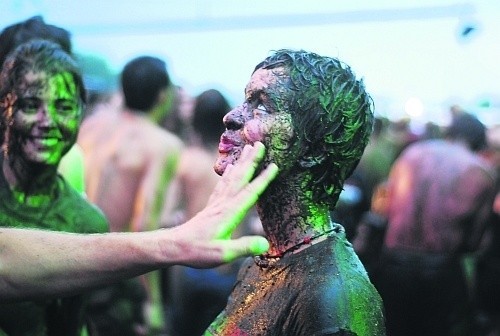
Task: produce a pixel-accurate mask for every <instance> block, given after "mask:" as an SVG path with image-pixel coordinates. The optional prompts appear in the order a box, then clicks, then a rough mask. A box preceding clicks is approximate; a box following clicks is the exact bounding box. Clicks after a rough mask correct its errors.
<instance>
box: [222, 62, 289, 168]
mask: <svg viewBox="0 0 500 336" xmlns="http://www.w3.org/2000/svg"><path fill="white" fill-rule="evenodd" d="M281 76H285V75H284V73H283V69H282V68H275V69H259V70H257V71H255V72H254V74H253V75H252V77H251V78H250V81H249V83H248V84H247V86H246V89H245V97H246V99H245V102H244V103H243V104H241V105H239V106H238V107H236V108H235V109H233V110H232V111H230V112H229V113H228V114H226V115H225V117H224V120H223V121H224V125H225V126H226V131H225V132H224V133H223V134H222V136H221V139H220V142H219V156H218V158H217V161H216V162H215V165H214V169H215V171H216V172H217V174H219V175H221V174H222V173H224V171H225V169H226V167H227V165H229V164H234V163H235V162H236V161H237V160H238V158H239V157H240V154H241V151H242V150H243V147H244V146H245V145H246V144H253V143H254V142H256V141H260V142H262V143H263V144H264V145H265V146H266V149H267V151H266V158H265V159H264V165H266V164H268V163H270V162H274V163H276V164H277V165H278V166H279V167H280V170H281V171H283V169H285V168H286V167H287V166H290V165H291V162H292V161H293V160H292V155H290V154H291V153H290V149H291V148H290V147H291V139H292V138H293V135H294V132H293V127H292V117H291V115H290V113H289V112H288V111H284V109H283V108H279V107H278V106H277V100H278V98H277V97H278V96H279V95H280V94H281V95H283V93H282V92H281V93H280V89H279V88H280V87H281V85H280V84H279V83H278V78H279V77H281ZM281 91H283V90H281Z"/></svg>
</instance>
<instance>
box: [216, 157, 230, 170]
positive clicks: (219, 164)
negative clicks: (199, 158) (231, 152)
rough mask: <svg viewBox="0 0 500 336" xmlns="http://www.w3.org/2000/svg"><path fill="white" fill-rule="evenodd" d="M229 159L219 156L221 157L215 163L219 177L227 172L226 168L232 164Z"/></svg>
mask: <svg viewBox="0 0 500 336" xmlns="http://www.w3.org/2000/svg"><path fill="white" fill-rule="evenodd" d="M228 159H229V157H228V156H221V155H219V157H218V158H217V160H216V161H215V164H214V170H215V172H216V173H217V174H218V175H222V174H224V172H225V171H226V167H227V166H228V165H229V164H230V163H231V162H229V160H228Z"/></svg>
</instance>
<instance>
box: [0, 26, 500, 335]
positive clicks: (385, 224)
mask: <svg viewBox="0 0 500 336" xmlns="http://www.w3.org/2000/svg"><path fill="white" fill-rule="evenodd" d="M0 56H1V58H0V62H1V64H2V71H1V75H0V99H1V101H0V103H1V105H0V112H1V116H0V135H1V139H2V153H1V156H0V162H1V165H2V171H0V193H1V194H2V202H1V204H0V334H2V332H3V333H5V334H7V335H11V334H12V335H85V334H88V335H170V336H177V335H179V336H182V335H186V336H195V335H201V334H203V333H205V334H206V335H358V336H362V335H363V336H364V335H366V336H378V335H386V334H387V335H389V336H400V335H401V336H403V335H404V336H411V335H428V336H433V335H436V336H437V335H440V336H443V335H444V336H446V335H449V336H494V335H500V290H499V288H500V239H499V238H500V228H499V227H498V224H499V223H500V220H499V219H500V218H499V217H500V126H485V125H484V124H482V123H481V121H480V120H478V119H477V118H476V117H475V116H474V115H473V114H471V113H468V112H467V111H464V110H463V109H461V108H459V107H458V106H454V107H452V108H451V109H450V117H451V118H450V119H451V122H450V124H449V125H447V126H445V127H438V126H436V125H432V124H429V127H428V128H427V129H426V132H423V133H422V134H415V133H413V132H412V131H411V128H410V127H409V126H410V125H409V123H408V122H407V121H405V120H400V121H391V120H386V119H383V118H375V113H374V104H373V102H372V99H371V97H370V95H369V94H368V93H367V92H366V91H365V87H364V84H363V82H362V80H359V79H357V77H356V76H355V74H354V72H353V71H352V70H351V68H350V67H349V66H348V65H347V64H345V63H343V62H342V61H340V60H338V59H337V58H333V57H327V56H320V55H318V54H315V53H313V52H309V51H303V50H286V49H283V50H277V51H275V52H273V53H272V54H271V55H270V56H268V57H267V58H265V59H264V60H262V62H260V63H258V64H257V65H256V67H255V69H249V70H252V71H251V72H250V73H249V74H250V80H249V82H248V84H247V85H246V87H245V100H244V102H242V103H241V104H239V105H237V106H234V107H233V106H231V103H230V102H229V101H228V99H227V98H226V97H225V96H224V94H223V93H222V92H220V91H218V90H216V89H209V90H206V91H204V92H202V93H200V94H199V95H197V96H194V97H191V96H189V94H188V93H186V92H185V91H184V90H183V89H182V88H181V87H178V86H176V85H175V83H173V82H172V81H171V79H170V76H169V73H168V71H167V66H166V63H165V62H164V61H163V60H161V59H159V58H157V57H153V56H150V55H143V56H140V57H137V58H134V59H131V60H130V61H129V62H128V63H127V64H126V65H125V66H124V68H123V69H122V71H121V73H120V85H119V87H120V90H118V92H116V93H115V94H114V95H113V97H112V98H111V99H109V97H108V96H106V98H103V99H102V100H99V102H98V103H97V104H92V105H89V106H87V105H86V104H85V103H86V100H87V97H88V95H87V93H86V91H85V83H84V77H83V74H82V72H81V69H80V67H79V64H78V62H77V61H76V59H75V57H74V56H73V54H72V47H71V39H70V34H69V32H68V31H66V30H65V29H63V28H60V27H56V26H53V25H50V24H47V23H45V22H44V20H43V18H41V17H34V18H30V19H28V20H26V21H23V22H19V23H17V24H14V25H11V26H9V27H7V28H5V29H4V30H3V31H2V32H1V34H0ZM94 94H95V93H94ZM262 144H263V145H262ZM254 175H255V176H254ZM254 205H255V206H254ZM54 231H60V232H59V233H57V232H54ZM252 255H253V256H255V257H252V258H247V259H243V258H241V257H242V256H252ZM200 268H208V269H200ZM4 301H5V302H4Z"/></svg>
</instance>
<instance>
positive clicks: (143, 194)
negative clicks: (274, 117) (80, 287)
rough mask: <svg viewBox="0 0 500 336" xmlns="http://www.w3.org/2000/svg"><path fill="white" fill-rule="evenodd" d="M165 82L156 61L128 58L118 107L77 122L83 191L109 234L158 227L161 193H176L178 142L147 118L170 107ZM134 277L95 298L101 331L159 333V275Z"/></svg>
mask: <svg viewBox="0 0 500 336" xmlns="http://www.w3.org/2000/svg"><path fill="white" fill-rule="evenodd" d="M171 86H172V84H171V82H170V78H169V75H168V73H167V70H166V64H165V62H164V61H163V60H160V59H158V58H156V57H151V56H141V57H137V58H135V59H132V60H130V61H129V62H128V63H127V64H126V65H125V67H124V68H123V70H122V73H121V88H122V92H123V99H124V100H123V103H124V104H123V106H121V107H120V108H112V109H110V110H106V109H100V110H99V111H96V112H94V113H92V114H91V115H90V116H88V117H87V118H86V119H85V120H84V121H83V123H82V127H81V129H80V134H79V137H78V143H79V144H80V146H81V147H82V149H83V152H84V162H85V171H86V178H85V180H86V183H87V188H86V189H87V194H88V197H89V200H90V201H91V202H93V203H94V204H96V205H97V206H98V207H99V208H101V209H102V210H103V212H104V214H105V215H106V217H107V218H108V220H109V223H110V229H111V231H114V232H140V231H150V230H155V229H158V228H160V223H161V218H162V216H163V215H162V214H163V211H168V209H167V208H165V207H164V205H165V204H170V203H173V201H172V202H169V201H167V198H168V197H172V199H175V198H176V197H177V195H175V194H174V193H173V191H172V189H171V184H172V181H173V177H174V175H175V172H176V169H177V165H178V162H179V158H180V153H181V151H182V148H183V146H184V145H183V143H182V141H181V140H180V139H179V138H178V137H177V136H176V135H174V134H172V133H170V132H168V131H166V130H164V129H162V128H161V127H159V126H158V125H157V124H155V123H154V122H153V121H152V120H151V116H152V115H155V114H160V113H162V111H164V110H165V109H166V108H167V107H168V106H169V104H171V101H170V98H169V95H168V91H169V90H170V89H171ZM204 205H205V204H204ZM141 281H142V284H143V285H140V284H139V283H138V282H139V279H133V280H131V281H127V282H122V283H121V284H118V285H117V286H115V287H113V288H108V289H106V290H103V292H102V293H101V295H100V297H99V296H97V295H96V296H94V300H93V303H95V304H93V306H92V307H93V312H92V316H93V320H94V321H95V324H96V328H97V329H98V330H99V332H100V333H102V334H105V335H129V334H134V333H141V332H147V333H149V334H150V335H153V334H158V333H162V332H163V330H164V329H165V319H164V309H163V298H162V293H161V277H160V272H152V273H149V274H146V275H145V276H144V278H142V280H141ZM108 297H111V299H109V298H108ZM101 300H102V301H103V302H101ZM142 311H144V313H142ZM143 315H144V316H143ZM142 329H145V331H140V330H142Z"/></svg>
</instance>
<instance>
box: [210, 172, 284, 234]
mask: <svg viewBox="0 0 500 336" xmlns="http://www.w3.org/2000/svg"><path fill="white" fill-rule="evenodd" d="M278 171H279V169H278V166H277V165H276V164H274V163H271V164H269V165H268V166H267V167H266V168H265V169H264V170H263V171H262V172H260V174H259V175H257V176H256V177H255V178H254V179H253V180H252V182H250V183H249V184H247V185H246V186H245V187H244V188H242V189H241V190H240V191H239V192H238V193H237V194H235V195H234V197H232V198H231V200H230V201H229V202H231V206H229V208H230V209H231V213H232V215H231V216H230V217H229V218H228V219H227V221H225V222H224V224H223V225H221V227H220V231H219V234H218V235H217V236H218V237H221V238H229V237H230V236H231V233H232V232H233V231H234V229H235V228H236V226H237V225H238V224H239V223H240V221H241V220H242V219H243V217H244V216H245V214H246V213H247V212H248V210H250V208H251V207H252V206H254V205H255V202H257V200H258V199H259V196H260V195H261V194H262V193H263V192H264V191H265V190H266V188H267V187H268V185H269V183H271V181H272V180H273V179H274V178H275V177H276V176H277V175H278Z"/></svg>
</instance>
